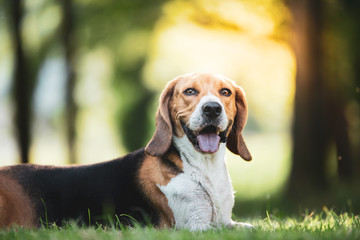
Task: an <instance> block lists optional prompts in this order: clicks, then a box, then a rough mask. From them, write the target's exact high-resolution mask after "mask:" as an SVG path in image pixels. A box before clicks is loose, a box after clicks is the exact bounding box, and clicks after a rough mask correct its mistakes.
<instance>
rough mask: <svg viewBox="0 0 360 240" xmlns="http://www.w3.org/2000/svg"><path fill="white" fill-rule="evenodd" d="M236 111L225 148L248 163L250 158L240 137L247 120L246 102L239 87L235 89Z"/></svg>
mask: <svg viewBox="0 0 360 240" xmlns="http://www.w3.org/2000/svg"><path fill="white" fill-rule="evenodd" d="M236 111H237V113H236V117H235V120H234V124H233V126H232V128H231V131H230V133H229V136H228V140H227V143H226V146H227V148H228V149H229V150H230V151H231V152H233V153H234V154H237V155H240V156H241V157H242V158H243V159H244V160H246V161H250V160H251V159H252V157H251V154H250V152H249V150H248V148H247V147H246V144H245V141H244V138H243V136H242V130H243V128H244V126H245V123H246V119H247V102H246V99H245V94H244V91H243V90H242V89H241V88H240V87H236Z"/></svg>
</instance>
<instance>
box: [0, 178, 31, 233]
mask: <svg viewBox="0 0 360 240" xmlns="http://www.w3.org/2000/svg"><path fill="white" fill-rule="evenodd" d="M15 224H16V225H18V226H22V227H25V228H31V227H34V226H37V224H36V219H35V212H34V206H33V204H32V203H31V201H30V199H29V197H28V195H27V194H26V193H25V191H24V189H23V188H22V187H21V186H20V185H19V184H18V183H17V182H15V181H14V180H12V179H11V178H10V177H9V176H4V175H0V226H5V227H6V228H10V227H11V226H13V225H15Z"/></svg>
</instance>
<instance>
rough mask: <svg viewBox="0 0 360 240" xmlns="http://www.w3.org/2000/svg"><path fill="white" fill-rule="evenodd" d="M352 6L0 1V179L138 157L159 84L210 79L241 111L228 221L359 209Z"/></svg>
mask: <svg viewBox="0 0 360 240" xmlns="http://www.w3.org/2000/svg"><path fill="white" fill-rule="evenodd" d="M358 10H360V3H359V1H357V0H344V1H341V0H331V1H330V0H316V1H311V0H288V1H283V0H252V1H250V0H192V1H190V0H153V1H147V0H104V1H94V0H77V1H75V0H1V1H0V165H9V164H17V163H20V162H23V163H27V162H30V163H37V164H57V165H64V164H74V163H81V164H83V163H95V162H100V161H105V160H109V159H112V158H116V157H118V156H120V155H123V154H125V153H127V152H129V151H133V150H135V149H137V148H140V147H143V146H145V145H146V143H147V141H148V140H149V139H150V137H151V136H152V133H153V132H154V129H155V119H154V116H155V111H156V108H157V103H158V97H159V95H160V93H161V90H162V89H163V88H164V86H165V84H166V83H167V82H168V81H169V80H171V79H173V78H175V77H176V76H177V75H180V74H184V73H188V72H199V71H206V72H217V73H221V74H223V75H225V76H227V77H229V78H231V79H233V80H235V81H236V82H237V83H238V84H239V85H241V86H242V87H243V88H244V90H245V92H246V94H247V99H248V103H249V119H248V123H247V126H246V128H245V133H244V138H245V141H246V142H247V145H248V147H249V149H250V151H251V153H252V155H253V161H252V162H249V163H248V162H245V161H243V160H241V159H240V158H239V157H237V156H235V155H232V154H231V153H230V152H229V153H228V154H227V159H228V160H227V161H228V167H229V171H230V174H231V177H232V181H233V185H234V188H235V191H236V200H237V203H236V208H235V214H241V213H254V212H255V213H259V214H264V210H265V209H268V210H274V209H279V210H280V211H285V210H288V209H296V210H298V209H299V208H300V209H301V208H312V207H322V206H325V205H327V206H329V205H330V206H335V207H336V208H337V209H339V210H351V211H355V212H358V211H359V209H360V190H359V188H360V180H359V179H360V177H359V174H358V173H359V172H360V47H359V46H360V44H359V42H360V27H359V24H360V17H359V16H360V15H359V14H358Z"/></svg>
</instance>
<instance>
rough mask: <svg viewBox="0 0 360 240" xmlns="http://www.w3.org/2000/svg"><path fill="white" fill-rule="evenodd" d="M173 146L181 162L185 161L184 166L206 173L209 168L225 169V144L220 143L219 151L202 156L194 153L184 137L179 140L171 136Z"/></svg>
mask: <svg viewBox="0 0 360 240" xmlns="http://www.w3.org/2000/svg"><path fill="white" fill-rule="evenodd" d="M173 144H174V146H175V148H176V149H177V150H178V151H179V153H180V156H181V159H182V160H183V162H184V161H185V162H184V165H189V166H191V167H193V168H196V169H198V170H200V171H201V172H203V171H208V170H209V168H210V169H213V170H215V169H217V170H220V169H223V168H226V165H225V150H226V144H225V143H220V146H219V150H218V151H217V152H216V153H214V154H204V153H200V152H198V151H196V150H195V148H194V146H193V145H192V143H191V142H190V141H189V139H188V138H187V137H186V136H183V137H181V138H179V137H176V136H173Z"/></svg>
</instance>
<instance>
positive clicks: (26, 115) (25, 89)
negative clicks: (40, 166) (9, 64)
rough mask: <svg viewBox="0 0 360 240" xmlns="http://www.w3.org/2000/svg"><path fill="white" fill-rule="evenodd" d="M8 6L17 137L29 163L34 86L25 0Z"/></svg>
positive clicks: (24, 159) (22, 157)
mask: <svg viewBox="0 0 360 240" xmlns="http://www.w3.org/2000/svg"><path fill="white" fill-rule="evenodd" d="M8 6H9V7H10V9H9V10H10V11H8V12H9V23H10V32H11V37H12V42H13V49H14V50H13V51H14V70H13V79H14V81H13V89H14V90H13V91H14V93H13V94H14V100H15V125H16V130H17V131H16V133H17V135H16V137H17V142H18V148H19V152H20V158H21V162H22V163H27V162H29V148H30V142H31V136H30V135H31V132H30V126H31V95H32V92H33V91H32V90H33V87H32V83H31V79H30V76H29V64H28V62H27V57H26V53H25V50H24V43H23V38H22V20H23V16H24V13H23V12H24V11H23V1H22V0H9V1H8Z"/></svg>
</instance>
